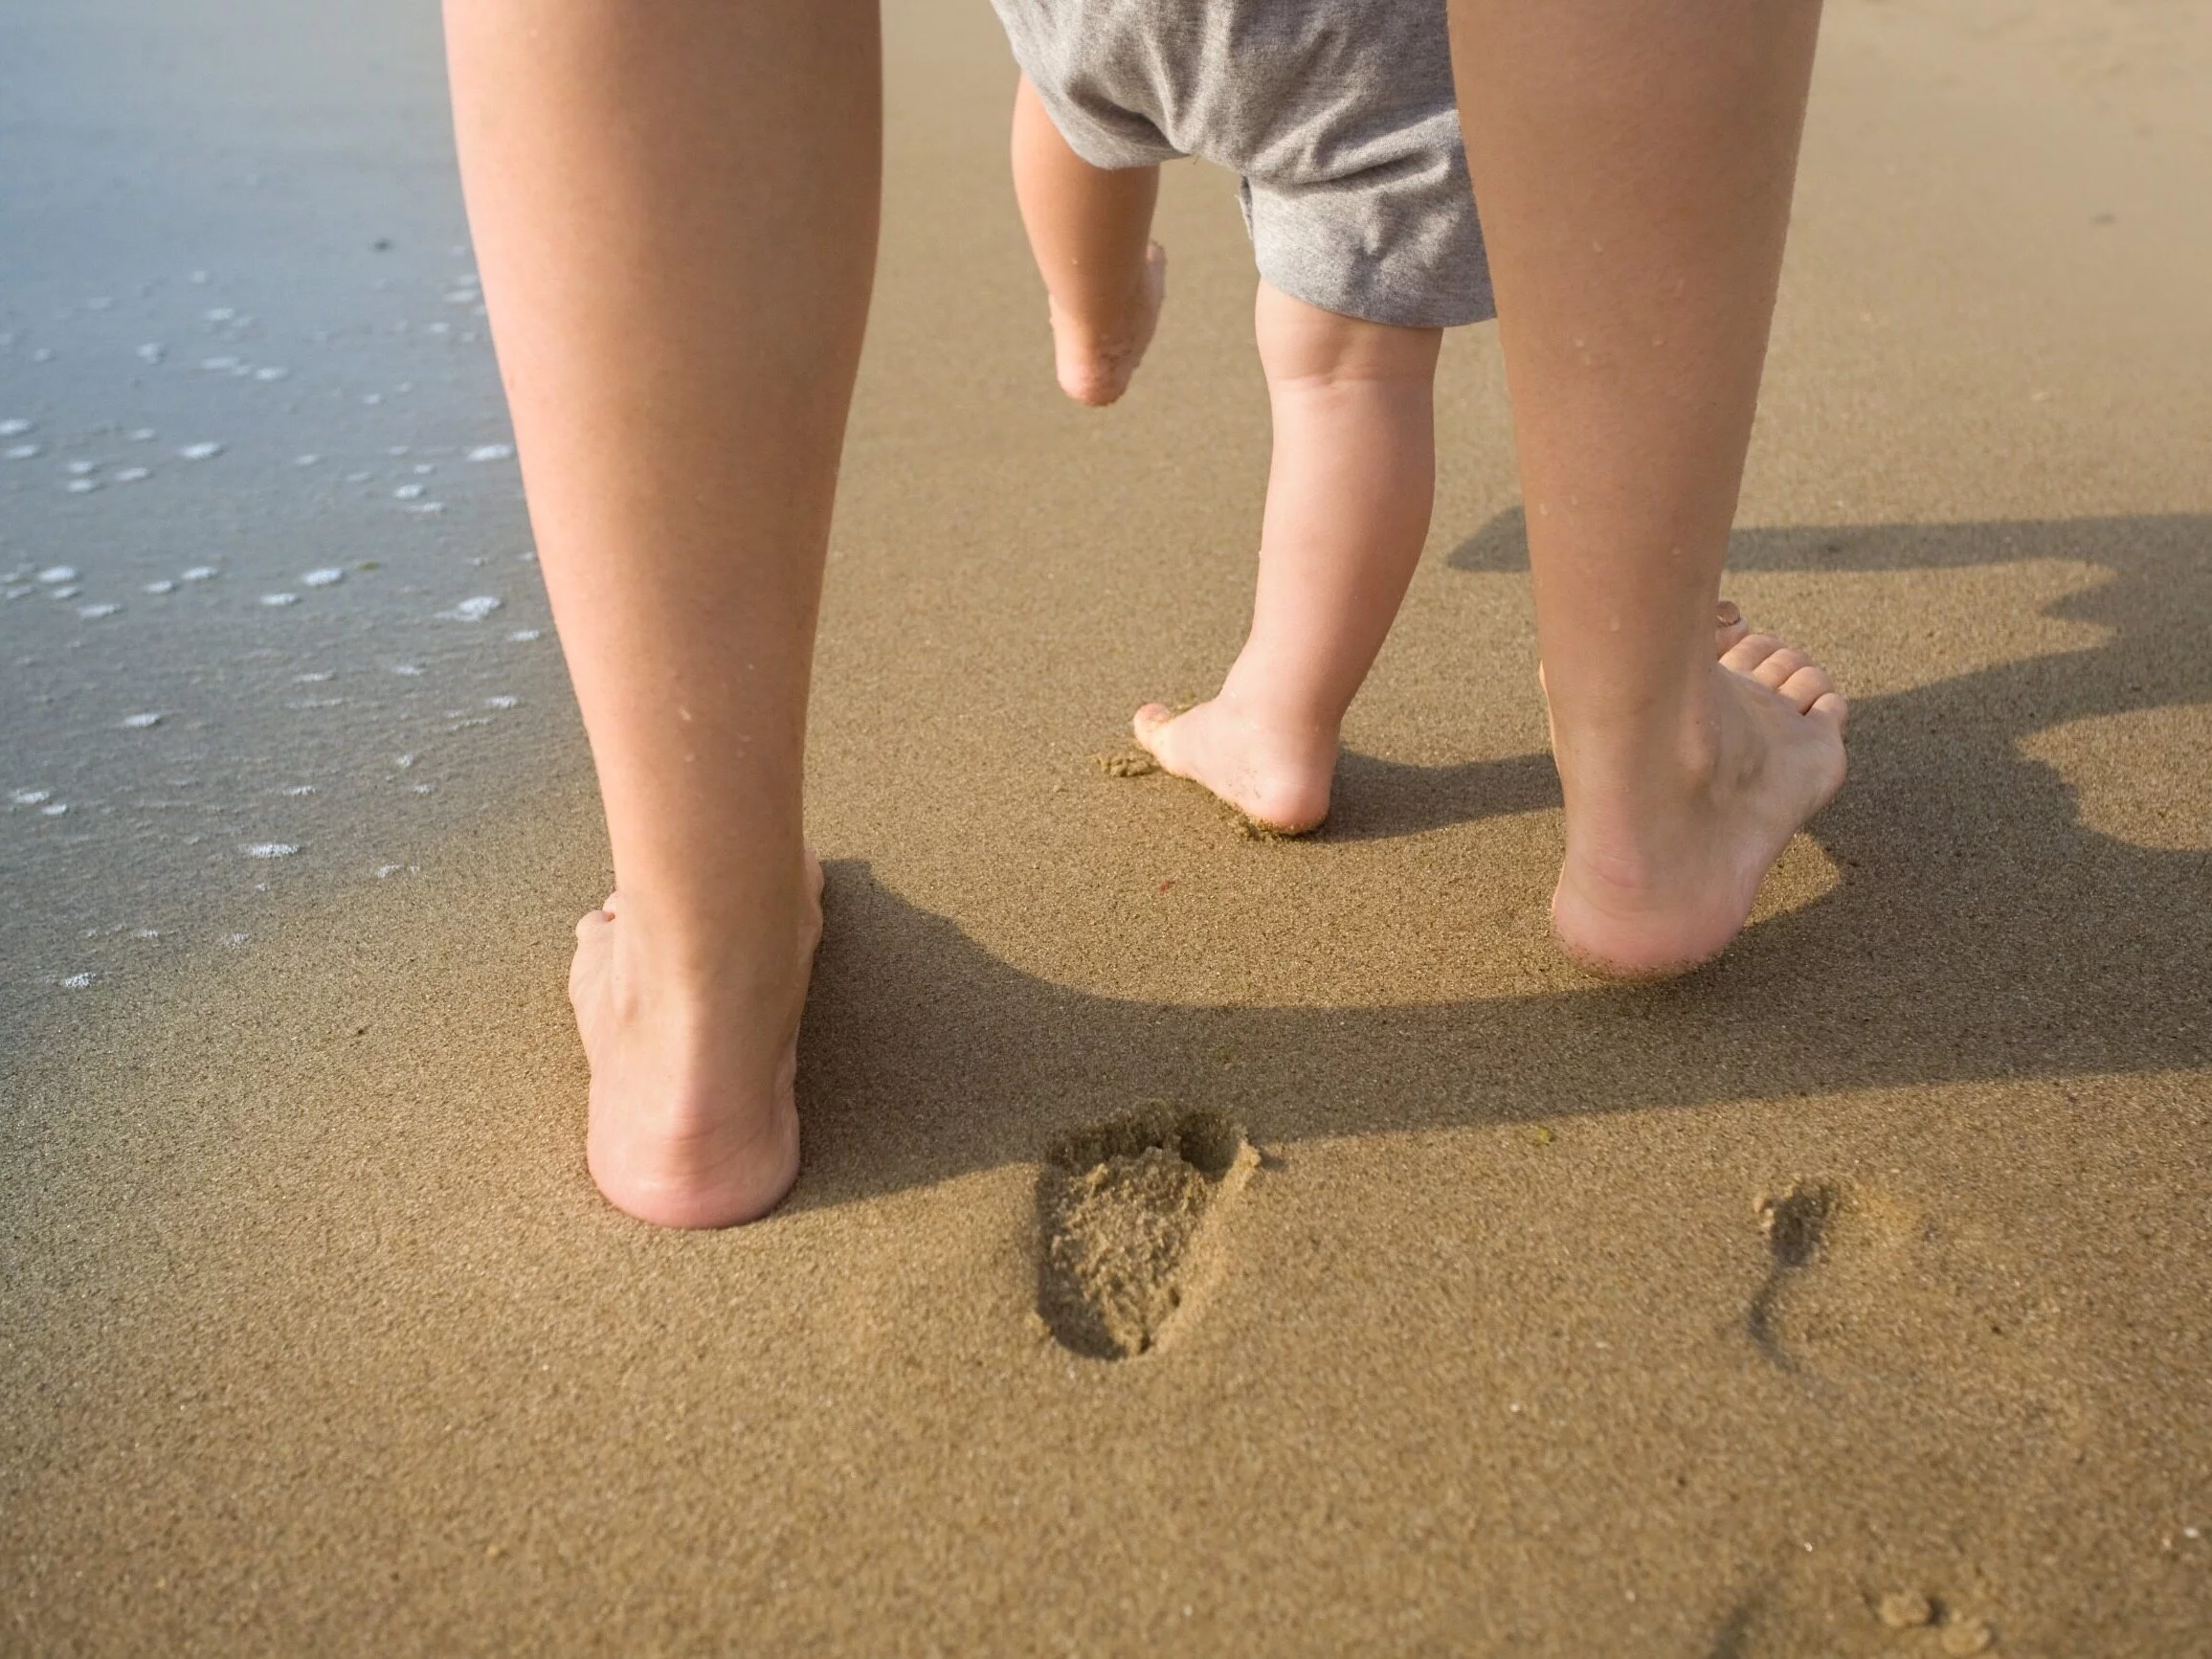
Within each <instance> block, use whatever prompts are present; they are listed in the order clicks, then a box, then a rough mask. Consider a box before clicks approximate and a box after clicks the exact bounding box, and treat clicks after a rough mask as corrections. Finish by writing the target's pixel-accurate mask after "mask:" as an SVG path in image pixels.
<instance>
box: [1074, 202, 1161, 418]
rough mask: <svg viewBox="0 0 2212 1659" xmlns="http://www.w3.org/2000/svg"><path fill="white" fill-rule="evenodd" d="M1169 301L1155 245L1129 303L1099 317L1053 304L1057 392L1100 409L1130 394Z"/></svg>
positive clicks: (1149, 247) (1148, 252) (1158, 248)
mask: <svg viewBox="0 0 2212 1659" xmlns="http://www.w3.org/2000/svg"><path fill="white" fill-rule="evenodd" d="M1167 297H1168V253H1167V250H1166V249H1165V248H1163V247H1161V246H1160V244H1159V243H1157V242H1152V243H1150V244H1148V245H1147V247H1146V249H1145V268H1144V273H1143V276H1142V277H1141V279H1140V280H1139V281H1138V283H1137V286H1136V288H1135V290H1134V291H1133V292H1132V293H1131V294H1130V295H1129V297H1128V303H1126V304H1125V305H1123V306H1121V307H1119V308H1118V309H1116V310H1114V311H1112V312H1110V313H1108V314H1107V315H1105V316H1101V317H1077V316H1075V315H1073V314H1072V313H1067V312H1062V311H1061V308H1060V307H1059V306H1058V305H1051V307H1050V309H1051V313H1052V355H1053V367H1054V369H1055V370H1056V371H1057V372H1058V373H1059V376H1060V389H1061V391H1062V392H1066V393H1067V394H1068V396H1070V397H1072V398H1074V399H1075V400H1076V402H1078V403H1086V404H1088V405H1090V406H1091V407H1092V408H1093V409H1104V408H1105V407H1106V405H1107V404H1109V403H1111V402H1113V401H1114V400H1115V399H1116V398H1118V397H1120V396H1121V394H1122V393H1123V392H1127V391H1128V389H1129V376H1130V375H1132V374H1134V373H1135V372H1136V371H1137V365H1138V364H1139V363H1141V362H1143V361H1144V356H1145V347H1148V346H1150V345H1151V343H1152V330H1153V329H1155V328H1157V327H1158V326H1159V323H1160V304H1161V302H1163V301H1164V300H1166V299H1167Z"/></svg>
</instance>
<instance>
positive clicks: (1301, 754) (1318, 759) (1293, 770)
mask: <svg viewBox="0 0 2212 1659" xmlns="http://www.w3.org/2000/svg"><path fill="white" fill-rule="evenodd" d="M1129 724H1130V727H1131V729H1133V730H1134V731H1135V732H1136V737H1137V742H1138V743H1139V744H1141V745H1142V746H1143V747H1144V748H1145V750H1146V751H1149V752H1150V753H1151V757H1152V758H1153V759H1154V760H1156V761H1158V762H1159V763H1160V770H1161V771H1162V772H1167V773H1173V774H1174V775H1175V776H1176V777H1187V778H1189V779H1190V780H1191V781H1192V782H1193V783H1197V784H1203V785H1204V786H1205V787H1206V788H1207V789H1210V790H1212V791H1213V792H1214V794H1215V795H1217V796H1220V798H1221V799H1222V800H1224V801H1226V802H1228V804H1229V805H1231V806H1233V807H1235V808H1236V809H1237V810H1238V811H1239V812H1240V813H1242V814H1243V815H1244V816H1245V817H1246V818H1250V819H1251V820H1252V821H1253V822H1254V823H1256V824H1258V825H1259V826H1260V827H1261V828H1262V829H1264V830H1271V831H1273V832H1274V833H1275V834H1277V835H1285V836H1295V835H1304V834H1305V833H1306V832H1307V830H1310V829H1313V828H1314V827H1316V826H1317V825H1318V824H1319V823H1320V822H1321V820H1322V819H1323V818H1327V817H1328V816H1329V783H1330V781H1331V780H1332V779H1333V777H1334V775H1335V773H1336V733H1335V732H1333V731H1325V730H1319V729H1313V728H1310V727H1304V728H1302V727H1297V726H1292V725H1288V724H1285V723H1284V722H1282V721H1271V720H1267V719H1263V718H1261V717H1259V716H1258V715H1256V714H1254V713H1253V712H1251V711H1250V710H1248V709H1245V708H1242V707H1240V706H1238V705H1237V704H1235V703H1234V702H1232V700H1231V699H1230V698H1229V697H1227V696H1226V695H1224V696H1220V697H1217V698H1215V699H1214V700H1213V701H1212V702H1211V703H1201V704H1199V705H1198V706H1196V707H1195V708H1192V709H1188V710H1186V711H1185V712H1183V713H1181V714H1177V713H1175V712H1174V710H1173V709H1171V708H1169V707H1168V706H1166V705H1165V704H1160V703H1148V704H1146V705H1145V706H1143V707H1142V708H1140V709H1138V710H1137V712H1136V718H1135V719H1134V720H1132V721H1131V722H1130V723H1129Z"/></svg>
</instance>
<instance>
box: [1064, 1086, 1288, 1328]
mask: <svg viewBox="0 0 2212 1659" xmlns="http://www.w3.org/2000/svg"><path fill="white" fill-rule="evenodd" d="M1259 1161H1260V1159H1259V1155H1258V1154H1257V1153H1256V1152H1255V1151H1254V1150H1253V1148H1252V1145H1251V1143H1250V1142H1249V1141H1247V1140H1246V1139H1245V1138H1244V1132H1243V1130H1242V1129H1241V1128H1240V1126H1239V1125H1238V1124H1237V1123H1236V1122H1234V1121H1233V1120H1232V1119H1230V1118H1228V1117H1227V1116H1225V1115H1223V1114H1222V1113H1220V1112H1217V1111H1206V1110H1195V1111H1182V1112H1178V1111H1175V1110H1172V1109H1171V1108H1168V1107H1165V1106H1156V1107H1147V1108H1144V1109H1141V1110H1137V1111H1134V1112H1131V1113H1129V1114H1128V1115H1127V1116H1124V1117H1117V1118H1113V1119H1111V1120H1109V1121H1108V1122H1106V1123H1102V1124H1096V1125H1093V1126H1092V1127H1090V1128H1088V1129H1084V1130H1079V1131H1077V1132H1075V1133H1073V1134H1070V1135H1069V1136H1067V1137H1066V1138H1065V1139H1064V1140H1062V1141H1061V1143H1060V1144H1059V1145H1058V1146H1056V1147H1055V1148H1053V1150H1052V1153H1051V1155H1049V1156H1048V1157H1047V1158H1046V1160H1045V1165H1044V1170H1043V1172H1042V1174H1041V1175H1039V1177H1038V1182H1037V1218H1038V1235H1039V1249H1038V1261H1037V1312H1038V1314H1039V1317H1040V1318H1042V1319H1043V1321H1044V1323H1045V1326H1046V1328H1047V1329H1049V1330H1050V1331H1051V1332H1052V1334H1053V1335H1055V1336H1056V1337H1058V1338H1059V1339H1060V1341H1061V1345H1062V1346H1064V1347H1066V1348H1069V1349H1072V1350H1073V1351H1074V1352H1076V1353H1078V1354H1084V1355H1088V1356H1091V1357H1093V1358H1098V1359H1127V1358H1129V1357H1130V1356H1134V1355H1138V1354H1145V1353H1149V1352H1151V1350H1152V1349H1153V1348H1155V1347H1157V1346H1158V1345H1159V1343H1160V1341H1161V1339H1162V1337H1163V1336H1164V1335H1166V1334H1169V1333H1170V1332H1171V1331H1172V1329H1173V1326H1174V1324H1175V1323H1176V1322H1177V1321H1178V1315H1180V1314H1182V1313H1184V1312H1186V1311H1187V1310H1188V1309H1189V1308H1190V1307H1191V1306H1192V1304H1193V1303H1194V1302H1195V1300H1196V1299H1197V1297H1198V1295H1199V1293H1200V1292H1201V1291H1202V1290H1203V1289H1205V1287H1206V1285H1207V1283H1208V1282H1210V1280H1211V1279H1212V1277H1213V1272H1214V1269H1215V1267H1216V1266H1217V1262H1216V1260H1215V1252H1214V1249H1213V1239H1212V1236H1211V1235H1212V1233H1213V1231H1214V1227H1213V1223H1214V1222H1215V1221H1216V1220H1217V1219H1218V1217H1219V1216H1220V1215H1221V1214H1222V1212H1223V1211H1224V1209H1225V1208H1226V1207H1227V1205H1228V1203H1229V1202H1230V1200H1231V1199H1234V1198H1235V1197H1236V1195H1237V1194H1238V1192H1239V1191H1240V1190H1241V1189H1242V1187H1243V1185H1244V1182H1245V1181H1246V1179H1248V1178H1249V1177H1250V1175H1251V1172H1252V1170H1253V1167H1254V1166H1255V1165H1256V1164H1258V1162H1259Z"/></svg>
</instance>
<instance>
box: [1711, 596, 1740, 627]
mask: <svg viewBox="0 0 2212 1659" xmlns="http://www.w3.org/2000/svg"><path fill="white" fill-rule="evenodd" d="M1712 616H1713V620H1714V621H1716V622H1718V623H1719V624H1720V625H1721V626H1722V627H1723V628H1732V627H1734V626H1735V625H1736V624H1737V623H1738V622H1740V621H1742V620H1743V619H1744V614H1743V612H1741V611H1740V610H1738V609H1737V608H1736V602H1735V601H1734V600H1733V599H1723V600H1721V602H1720V603H1719V604H1717V605H1715V606H1714V607H1713V608H1712Z"/></svg>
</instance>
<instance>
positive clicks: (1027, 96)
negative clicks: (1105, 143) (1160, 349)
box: [1014, 76, 1168, 408]
mask: <svg viewBox="0 0 2212 1659" xmlns="http://www.w3.org/2000/svg"><path fill="white" fill-rule="evenodd" d="M1159 193H1160V169H1159V168H1156V167H1138V168H1099V167H1093V166H1091V164H1090V163H1089V162H1086V161H1084V159H1083V157H1081V156H1080V155H1078V154H1076V153H1075V151H1074V150H1073V149H1071V148H1069V147H1068V143H1067V140H1066V139H1064V138H1062V137H1061V134H1060V129H1059V128H1058V127H1056V126H1054V125H1053V124H1052V118H1051V117H1050V116H1049V115H1047V114H1046V113H1045V109H1044V103H1043V101H1042V100H1040V99H1039V97H1038V96H1037V88H1036V87H1034V86H1032V85H1031V84H1030V82H1029V78H1028V77H1027V76H1023V77H1022V78H1021V86H1020V88H1019V90H1018V91H1017V92H1016V93H1015V95H1014V194H1015V198H1016V200H1017V201H1018V202H1019V203H1020V204H1021V223H1022V226H1023V228H1024V229H1025V230H1027V231H1028V233H1029V246H1030V250H1031V252H1033V253H1034V254H1035V255H1036V256H1037V268H1038V270H1039V273H1040V274H1041V275H1042V276H1043V278H1044V290H1045V294H1046V296H1047V298H1048V301H1049V303H1050V305H1051V310H1052V340H1053V356H1054V359H1055V365H1056V368H1057V370H1058V372H1059V376H1060V389H1061V391H1062V392H1066V393H1067V394H1068V396H1070V397H1072V398H1074V399H1075V400H1076V401H1077V402H1078V403H1087V404H1090V405H1092V406H1094V407H1102V408H1103V407H1104V406H1105V405H1106V404H1108V403H1111V402H1113V401H1114V400H1115V399H1116V398H1118V397H1119V396H1121V394H1122V393H1123V392H1126V391H1128V384H1129V376H1130V375H1131V374H1133V373H1135V372H1136V368H1137V364H1138V363H1139V362H1140V361H1141V360H1142V359H1143V357H1144V354H1145V347H1148V346H1150V345H1151V343H1152V329H1153V328H1154V326H1155V325H1157V324H1158V322H1159V317H1160V302H1161V300H1162V299H1164V298H1165V297H1166V295H1167V288H1168V256H1167V255H1166V254H1165V253H1164V252H1163V251H1162V250H1161V248H1160V245H1159V244H1158V243H1157V242H1154V241H1152V240H1151V230H1152V204H1153V203H1154V202H1155V201H1156V200H1158V198H1159Z"/></svg>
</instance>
